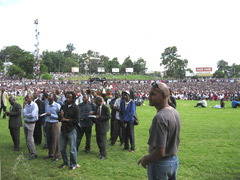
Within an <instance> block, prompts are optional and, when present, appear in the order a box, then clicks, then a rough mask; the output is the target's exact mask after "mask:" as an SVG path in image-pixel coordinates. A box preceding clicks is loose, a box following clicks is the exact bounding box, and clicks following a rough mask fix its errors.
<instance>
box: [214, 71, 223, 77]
mask: <svg viewBox="0 0 240 180" xmlns="http://www.w3.org/2000/svg"><path fill="white" fill-rule="evenodd" d="M213 77H214V78H224V77H225V74H224V72H222V71H221V70H216V71H215V72H214V73H213Z"/></svg>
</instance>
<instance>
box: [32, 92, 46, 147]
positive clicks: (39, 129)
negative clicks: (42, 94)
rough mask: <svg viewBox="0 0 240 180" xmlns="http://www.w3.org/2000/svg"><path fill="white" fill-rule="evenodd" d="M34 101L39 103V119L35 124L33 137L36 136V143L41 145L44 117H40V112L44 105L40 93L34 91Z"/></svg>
mask: <svg viewBox="0 0 240 180" xmlns="http://www.w3.org/2000/svg"><path fill="white" fill-rule="evenodd" d="M33 99H34V100H33V101H34V102H35V103H36V104H37V105H38V109H39V111H38V120H37V122H36V124H35V129H34V133H33V138H34V142H35V144H36V145H40V144H41V142H42V118H44V117H40V113H41V112H42V110H41V107H42V105H41V104H42V101H41V100H40V99H39V96H38V93H37V92H34V93H33Z"/></svg>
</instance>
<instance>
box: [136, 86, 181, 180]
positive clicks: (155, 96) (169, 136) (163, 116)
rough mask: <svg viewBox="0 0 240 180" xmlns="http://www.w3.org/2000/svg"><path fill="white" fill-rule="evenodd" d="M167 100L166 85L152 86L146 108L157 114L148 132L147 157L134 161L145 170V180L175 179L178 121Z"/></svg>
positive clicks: (167, 91) (177, 115)
mask: <svg viewBox="0 0 240 180" xmlns="http://www.w3.org/2000/svg"><path fill="white" fill-rule="evenodd" d="M168 99H169V90H168V87H167V86H166V84H164V83H153V84H152V88H151V90H150V93H149V105H150V106H155V108H156V109H157V114H156V115H155V116H154V118H153V121H152V125H151V127H150V131H149V133H150V136H149V140H148V145H149V149H148V151H149V154H148V155H145V156H143V157H142V158H141V159H140V160H139V162H138V164H141V165H142V166H143V167H144V168H146V167H147V171H148V179H149V180H152V179H154V180H155V179H161V180H162V179H169V180H174V179H177V171H178V167H179V162H178V157H177V152H178V147H179V142H180V127H181V120H180V116H179V114H178V112H177V111H176V109H174V108H173V107H171V106H169V105H168Z"/></svg>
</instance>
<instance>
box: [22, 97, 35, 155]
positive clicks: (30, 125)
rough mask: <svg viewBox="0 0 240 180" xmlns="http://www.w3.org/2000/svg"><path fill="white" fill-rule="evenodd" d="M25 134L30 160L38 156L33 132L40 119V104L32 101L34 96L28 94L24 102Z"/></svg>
mask: <svg viewBox="0 0 240 180" xmlns="http://www.w3.org/2000/svg"><path fill="white" fill-rule="evenodd" d="M23 118H24V134H25V138H26V143H27V147H28V151H29V155H30V157H29V160H32V159H35V158H37V152H36V149H35V144H34V138H33V132H34V128H35V123H36V121H37V120H38V106H37V104H36V103H35V102H33V101H32V96H31V95H30V94H28V95H27V96H26V98H25V101H24V104H23Z"/></svg>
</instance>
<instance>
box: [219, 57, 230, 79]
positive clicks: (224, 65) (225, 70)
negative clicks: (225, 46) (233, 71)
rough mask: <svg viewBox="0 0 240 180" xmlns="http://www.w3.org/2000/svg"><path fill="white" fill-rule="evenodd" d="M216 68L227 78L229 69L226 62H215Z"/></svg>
mask: <svg viewBox="0 0 240 180" xmlns="http://www.w3.org/2000/svg"><path fill="white" fill-rule="evenodd" d="M217 68H218V70H220V71H222V72H223V73H224V75H225V77H229V75H230V74H229V70H230V67H229V66H228V62H226V61H224V60H220V61H218V62H217Z"/></svg>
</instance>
